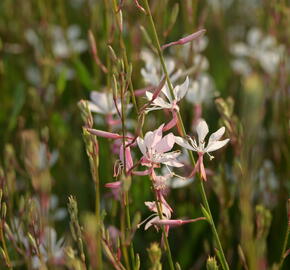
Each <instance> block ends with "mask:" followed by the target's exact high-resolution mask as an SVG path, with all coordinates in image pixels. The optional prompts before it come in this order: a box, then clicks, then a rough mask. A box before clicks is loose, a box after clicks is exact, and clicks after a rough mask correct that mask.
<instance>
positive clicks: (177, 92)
mask: <svg viewBox="0 0 290 270" xmlns="http://www.w3.org/2000/svg"><path fill="white" fill-rule="evenodd" d="M188 84H189V79H188V77H186V79H185V81H184V83H183V84H181V85H177V86H176V87H174V90H173V91H174V96H175V100H176V101H180V100H181V99H182V98H183V97H184V96H185V94H186V92H187V90H188Z"/></svg>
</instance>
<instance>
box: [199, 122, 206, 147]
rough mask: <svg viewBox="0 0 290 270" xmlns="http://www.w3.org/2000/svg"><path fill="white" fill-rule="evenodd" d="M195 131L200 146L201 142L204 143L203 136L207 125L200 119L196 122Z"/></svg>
mask: <svg viewBox="0 0 290 270" xmlns="http://www.w3.org/2000/svg"><path fill="white" fill-rule="evenodd" d="M196 132H197V135H198V141H199V146H200V145H201V144H203V143H204V138H205V137H206V135H207V134H208V125H207V123H206V122H205V121H204V120H203V119H201V120H200V121H199V122H198V124H197V126H196Z"/></svg>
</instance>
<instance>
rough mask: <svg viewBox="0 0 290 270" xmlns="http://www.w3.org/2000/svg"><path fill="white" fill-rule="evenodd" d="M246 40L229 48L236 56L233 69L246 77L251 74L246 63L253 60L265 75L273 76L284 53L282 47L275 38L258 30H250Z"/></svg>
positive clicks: (249, 66) (249, 67) (249, 65)
mask: <svg viewBox="0 0 290 270" xmlns="http://www.w3.org/2000/svg"><path fill="white" fill-rule="evenodd" d="M246 40H247V43H243V42H237V43H235V44H234V45H233V46H232V47H231V51H232V53H233V54H234V55H235V56H236V59H235V60H234V62H233V63H232V67H233V69H234V70H235V71H237V72H239V73H241V74H242V75H248V74H249V72H251V63H250V62H248V61H249V60H254V61H256V62H257V63H258V64H259V65H260V67H261V68H262V69H263V70H264V71H265V72H266V73H267V74H269V75H272V74H275V72H276V71H277V70H278V66H279V64H280V63H281V60H282V58H283V55H284V53H285V47H284V45H281V44H278V43H277V40H276V38H275V37H273V36H270V35H264V34H263V33H262V32H261V30H260V29H258V28H252V29H250V30H249V31H248V34H247V38H246Z"/></svg>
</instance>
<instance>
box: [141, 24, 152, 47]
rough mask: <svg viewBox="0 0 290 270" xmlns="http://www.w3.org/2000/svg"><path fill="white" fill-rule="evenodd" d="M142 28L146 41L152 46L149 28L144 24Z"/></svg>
mask: <svg viewBox="0 0 290 270" xmlns="http://www.w3.org/2000/svg"><path fill="white" fill-rule="evenodd" d="M140 30H141V33H142V36H143V38H144V39H145V41H146V42H147V43H148V45H150V46H152V45H153V42H152V40H151V38H150V36H149V34H148V32H147V30H146V29H145V28H144V27H143V26H142V25H141V26H140Z"/></svg>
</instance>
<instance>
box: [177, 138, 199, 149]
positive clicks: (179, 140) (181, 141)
mask: <svg viewBox="0 0 290 270" xmlns="http://www.w3.org/2000/svg"><path fill="white" fill-rule="evenodd" d="M175 143H177V144H178V145H180V146H181V147H184V148H186V149H189V150H192V151H194V150H195V148H193V147H192V145H190V144H189V142H188V141H187V140H185V139H183V138H182V137H179V136H175Z"/></svg>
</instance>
